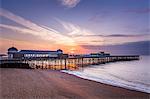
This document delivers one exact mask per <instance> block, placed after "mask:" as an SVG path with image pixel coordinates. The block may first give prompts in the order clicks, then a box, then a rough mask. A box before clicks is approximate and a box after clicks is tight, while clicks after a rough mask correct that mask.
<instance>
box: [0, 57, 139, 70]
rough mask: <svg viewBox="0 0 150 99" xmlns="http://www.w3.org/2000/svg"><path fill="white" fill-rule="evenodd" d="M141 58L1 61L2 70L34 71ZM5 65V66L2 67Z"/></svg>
mask: <svg viewBox="0 0 150 99" xmlns="http://www.w3.org/2000/svg"><path fill="white" fill-rule="evenodd" d="M139 59H140V56H138V55H134V56H107V57H106V56H105V57H74V58H32V59H12V60H8V59H7V60H0V65H1V68H5V65H6V67H9V66H8V65H12V64H13V65H14V64H20V65H21V64H26V65H28V66H29V67H30V68H33V69H53V70H63V69H70V70H74V69H78V68H79V67H85V66H88V65H99V64H105V63H110V62H118V61H132V60H139ZM2 65H3V66H2Z"/></svg>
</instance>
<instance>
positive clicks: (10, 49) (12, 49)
mask: <svg viewBox="0 0 150 99" xmlns="http://www.w3.org/2000/svg"><path fill="white" fill-rule="evenodd" d="M8 51H18V49H17V48H15V47H11V48H9V49H8Z"/></svg>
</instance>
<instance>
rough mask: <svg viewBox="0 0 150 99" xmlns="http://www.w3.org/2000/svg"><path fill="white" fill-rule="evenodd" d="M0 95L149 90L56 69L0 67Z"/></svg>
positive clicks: (106, 96)
mask: <svg viewBox="0 0 150 99" xmlns="http://www.w3.org/2000/svg"><path fill="white" fill-rule="evenodd" d="M0 80H1V81H0V99H149V98H150V97H149V94H148V93H143V92H138V91H132V90H128V89H124V88H119V87H114V86H111V85H106V84H101V83H98V82H94V81H90V80H85V79H82V78H79V77H76V76H74V75H69V74H66V73H62V72H59V71H52V70H34V69H6V68H3V69H2V68H0Z"/></svg>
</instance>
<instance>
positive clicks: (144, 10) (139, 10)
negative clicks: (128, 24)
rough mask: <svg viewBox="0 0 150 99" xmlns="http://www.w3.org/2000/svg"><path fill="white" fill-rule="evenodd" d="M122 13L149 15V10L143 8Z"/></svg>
mask: <svg viewBox="0 0 150 99" xmlns="http://www.w3.org/2000/svg"><path fill="white" fill-rule="evenodd" d="M124 12H128V13H137V14H145V13H150V8H143V9H128V10H125V11H124Z"/></svg>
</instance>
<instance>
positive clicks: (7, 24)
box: [0, 0, 150, 54]
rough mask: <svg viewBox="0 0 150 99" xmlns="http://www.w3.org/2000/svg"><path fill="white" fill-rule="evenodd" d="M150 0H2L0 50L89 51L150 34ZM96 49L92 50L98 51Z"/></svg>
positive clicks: (149, 35) (141, 39) (2, 51)
mask: <svg viewBox="0 0 150 99" xmlns="http://www.w3.org/2000/svg"><path fill="white" fill-rule="evenodd" d="M149 5H150V0H1V8H0V16H1V20H0V29H1V31H0V42H1V43H0V45H1V48H0V53H6V51H7V49H8V48H9V47H11V46H15V47H17V48H18V49H35V50H57V49H62V50H64V52H65V53H72V54H73V53H78V54H79V53H89V52H92V51H93V50H92V48H87V47H86V48H85V46H97V47H99V46H109V45H110V46H112V45H121V44H127V43H132V42H140V41H141V42H142V41H149V40H150V39H149V38H150V34H149V31H150V27H149V23H150V18H149V14H150V6H149ZM100 49H101V48H98V49H97V50H94V51H99V50H100Z"/></svg>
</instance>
